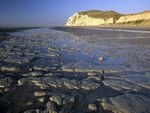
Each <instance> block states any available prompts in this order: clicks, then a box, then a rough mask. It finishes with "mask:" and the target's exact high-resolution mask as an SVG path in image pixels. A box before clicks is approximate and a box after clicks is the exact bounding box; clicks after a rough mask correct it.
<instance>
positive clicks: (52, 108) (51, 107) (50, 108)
mask: <svg viewBox="0 0 150 113" xmlns="http://www.w3.org/2000/svg"><path fill="white" fill-rule="evenodd" d="M45 113H58V112H57V109H56V105H55V103H54V102H52V101H49V102H47V103H46V110H45Z"/></svg>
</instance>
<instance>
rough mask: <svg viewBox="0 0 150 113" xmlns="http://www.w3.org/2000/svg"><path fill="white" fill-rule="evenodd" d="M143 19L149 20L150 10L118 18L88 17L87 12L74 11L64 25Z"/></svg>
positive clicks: (90, 24)
mask: <svg viewBox="0 0 150 113" xmlns="http://www.w3.org/2000/svg"><path fill="white" fill-rule="evenodd" d="M145 21H148V22H150V11H147V12H143V13H138V14H130V15H123V16H120V17H119V18H116V17H115V16H114V17H113V16H112V17H107V18H103V16H102V15H101V17H98V18H94V17H90V16H88V15H87V14H82V15H81V14H79V13H75V14H74V15H73V16H71V17H69V19H68V21H67V23H66V26H99V25H108V24H130V23H132V24H135V25H136V24H144V22H145Z"/></svg>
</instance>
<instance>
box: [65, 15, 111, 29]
mask: <svg viewBox="0 0 150 113" xmlns="http://www.w3.org/2000/svg"><path fill="white" fill-rule="evenodd" d="M113 23H114V18H107V19H103V18H93V17H89V16H88V15H80V14H78V13H76V14H74V15H73V16H72V17H70V18H69V19H68V21H67V23H66V25H67V26H96V25H103V24H113Z"/></svg>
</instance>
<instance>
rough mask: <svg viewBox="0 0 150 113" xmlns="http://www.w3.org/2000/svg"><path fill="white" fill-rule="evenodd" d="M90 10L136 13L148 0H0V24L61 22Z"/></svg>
mask: <svg viewBox="0 0 150 113" xmlns="http://www.w3.org/2000/svg"><path fill="white" fill-rule="evenodd" d="M93 9H95V10H104V11H105V10H113V11H116V12H119V13H123V14H129V13H137V12H142V11H146V10H150V0H0V26H55V25H64V24H65V23H66V21H67V19H68V17H70V16H71V15H73V13H76V12H79V11H85V10H93Z"/></svg>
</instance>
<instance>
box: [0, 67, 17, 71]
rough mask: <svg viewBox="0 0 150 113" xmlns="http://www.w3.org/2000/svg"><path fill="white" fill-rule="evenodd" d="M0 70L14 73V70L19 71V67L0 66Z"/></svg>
mask: <svg viewBox="0 0 150 113" xmlns="http://www.w3.org/2000/svg"><path fill="white" fill-rule="evenodd" d="M0 71H2V72H13V73H16V72H19V68H17V67H15V66H1V67H0Z"/></svg>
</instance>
